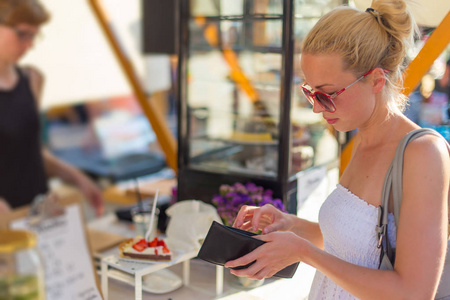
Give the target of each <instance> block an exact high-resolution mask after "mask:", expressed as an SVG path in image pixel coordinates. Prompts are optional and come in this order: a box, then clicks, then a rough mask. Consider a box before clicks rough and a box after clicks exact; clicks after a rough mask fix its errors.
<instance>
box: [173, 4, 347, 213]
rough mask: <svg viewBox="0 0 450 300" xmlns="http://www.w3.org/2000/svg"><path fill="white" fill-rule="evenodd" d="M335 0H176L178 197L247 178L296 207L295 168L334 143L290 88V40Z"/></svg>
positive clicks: (326, 158) (327, 157) (293, 56)
mask: <svg viewBox="0 0 450 300" xmlns="http://www.w3.org/2000/svg"><path fill="white" fill-rule="evenodd" d="M341 2H342V1H338V0H322V1H318V0H314V1H313V0H303V1H301V0H296V1H294V0H186V1H179V5H180V44H179V49H180V52H179V67H178V72H179V92H178V93H179V99H180V101H179V113H178V116H179V120H178V121H179V122H178V147H179V148H178V170H179V173H178V199H179V200H184V199H200V200H203V201H206V202H210V201H211V199H212V197H213V195H214V194H217V193H218V191H219V187H220V185H222V184H233V183H235V182H242V183H246V182H254V183H256V184H258V185H261V186H263V187H264V188H268V189H272V190H273V191H274V196H276V197H279V198H281V199H282V200H283V202H284V203H285V205H287V207H288V210H289V211H295V210H296V201H295V199H296V188H297V184H296V176H295V175H296V174H297V173H298V172H300V171H302V170H305V169H308V168H311V167H314V166H318V165H324V164H330V163H335V162H336V160H337V157H338V148H339V147H338V142H337V139H336V137H335V134H334V132H333V131H332V130H331V128H328V127H327V124H326V123H324V122H323V120H322V117H321V115H320V114H319V115H316V114H314V113H313V112H312V108H311V106H310V104H309V102H308V101H307V100H306V99H305V98H304V97H303V95H302V92H301V90H300V84H301V83H302V78H301V72H300V68H299V58H300V43H301V41H302V39H303V38H304V36H305V35H306V33H307V32H308V31H309V29H310V28H311V27H312V26H313V25H314V23H315V22H316V21H317V20H318V19H319V18H320V17H321V16H322V15H323V14H324V13H326V12H327V11H329V10H330V9H332V8H334V7H335V6H337V5H339V4H341Z"/></svg>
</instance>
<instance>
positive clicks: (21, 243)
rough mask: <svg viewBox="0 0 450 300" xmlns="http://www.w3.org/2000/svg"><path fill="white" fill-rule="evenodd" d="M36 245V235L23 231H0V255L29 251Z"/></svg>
mask: <svg viewBox="0 0 450 300" xmlns="http://www.w3.org/2000/svg"><path fill="white" fill-rule="evenodd" d="M35 245H36V235H35V234H34V233H32V232H29V231H25V230H0V254H1V253H14V252H16V251H20V250H23V249H30V248H33V247H34V246H35Z"/></svg>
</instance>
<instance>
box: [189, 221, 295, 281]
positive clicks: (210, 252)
mask: <svg viewBox="0 0 450 300" xmlns="http://www.w3.org/2000/svg"><path fill="white" fill-rule="evenodd" d="M254 235H256V234H255V233H252V232H248V231H245V230H241V229H238V228H233V227H230V226H225V225H221V224H219V223H217V222H216V221H213V223H212V224H211V227H210V228H209V231H208V234H207V235H206V238H205V240H204V242H203V244H202V247H201V248H200V251H199V252H198V258H201V259H203V260H205V261H207V262H210V263H213V264H216V265H221V266H223V265H224V264H225V263H226V262H227V261H230V260H234V259H237V258H239V257H241V256H244V255H246V254H247V253H250V252H252V251H253V250H255V249H256V248H258V247H259V246H261V245H262V244H264V243H266V242H264V241H261V240H258V239H255V238H253V237H252V236H254ZM253 263H254V262H251V263H249V264H248V265H245V266H239V267H237V268H235V269H245V268H248V267H249V266H250V265H251V264H253ZM298 264H299V263H298V262H297V263H294V264H292V265H290V266H287V267H286V268H284V269H282V270H280V271H279V272H278V273H276V274H275V275H273V276H274V277H281V278H292V276H294V273H295V271H296V270H297V267H298Z"/></svg>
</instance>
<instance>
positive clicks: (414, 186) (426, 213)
mask: <svg viewBox="0 0 450 300" xmlns="http://www.w3.org/2000/svg"><path fill="white" fill-rule="evenodd" d="M403 173H404V177H403V182H404V184H403V186H404V187H403V190H404V193H403V201H402V206H401V214H400V222H399V227H398V231H397V252H396V253H397V255H396V262H395V266H394V270H393V271H383V270H376V269H369V268H366V267H361V266H357V265H354V264H351V263H348V262H346V261H343V260H341V259H339V258H337V257H335V256H333V255H330V254H328V253H326V252H324V251H322V250H321V249H319V248H317V247H315V246H314V245H313V244H312V243H310V242H308V241H306V240H305V239H302V238H300V237H299V236H295V235H293V234H292V233H286V232H272V233H269V234H267V235H263V236H260V237H259V238H260V239H261V240H263V241H266V242H267V243H265V244H264V245H262V246H261V247H259V248H257V249H256V250H255V251H253V252H251V253H249V254H247V255H246V256H243V257H241V258H238V259H236V260H234V261H230V262H227V264H226V267H235V266H240V265H245V264H248V263H250V262H253V261H256V262H255V263H254V264H252V265H251V266H250V267H249V268H247V269H243V270H232V271H231V272H232V273H234V274H236V275H238V276H247V277H253V278H258V279H261V278H264V277H270V276H272V275H273V274H275V273H276V272H277V271H279V270H280V269H282V268H284V267H286V266H287V265H289V264H291V263H293V262H296V261H303V262H305V263H307V264H309V265H311V266H313V267H315V268H316V269H318V270H319V271H320V272H322V273H324V274H325V275H326V276H327V277H329V278H330V279H331V280H333V281H334V282H336V283H337V284H338V285H340V286H341V287H342V288H344V289H345V290H347V291H348V292H350V293H351V294H353V295H354V296H356V297H357V298H361V299H432V298H433V297H434V294H435V292H436V289H437V285H438V283H439V276H440V274H441V272H442V268H443V263H444V258H445V249H446V244H447V228H448V227H447V222H448V214H447V212H448V204H447V200H448V199H447V198H448V191H449V181H450V158H449V153H448V151H447V149H446V146H445V144H444V141H442V139H438V138H437V137H434V136H424V137H421V138H419V139H417V140H415V141H413V142H411V144H410V145H409V146H408V147H407V150H406V152H405V163H404V172H403Z"/></svg>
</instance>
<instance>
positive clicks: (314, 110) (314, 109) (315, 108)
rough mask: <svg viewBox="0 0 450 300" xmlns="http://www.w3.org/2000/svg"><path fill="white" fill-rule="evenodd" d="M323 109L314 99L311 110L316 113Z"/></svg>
mask: <svg viewBox="0 0 450 300" xmlns="http://www.w3.org/2000/svg"><path fill="white" fill-rule="evenodd" d="M324 111H326V110H325V109H324V108H323V107H322V105H320V104H319V102H318V101H317V100H316V99H314V105H313V112H314V113H316V114H318V113H322V112H324Z"/></svg>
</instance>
